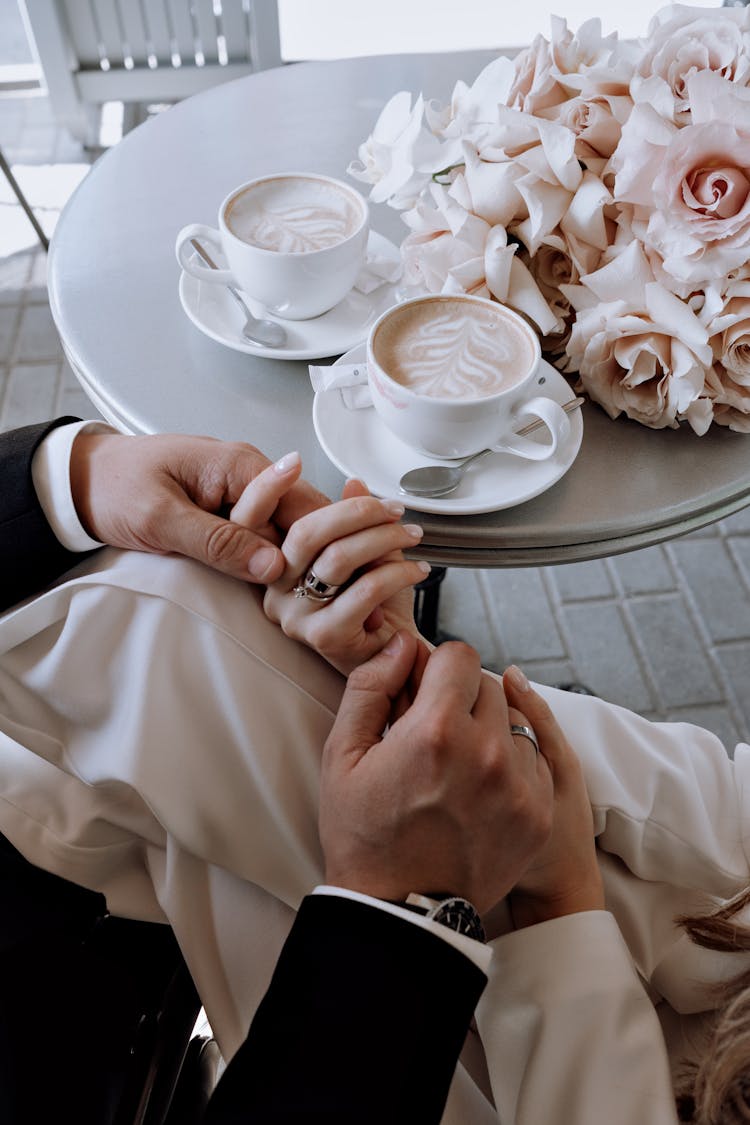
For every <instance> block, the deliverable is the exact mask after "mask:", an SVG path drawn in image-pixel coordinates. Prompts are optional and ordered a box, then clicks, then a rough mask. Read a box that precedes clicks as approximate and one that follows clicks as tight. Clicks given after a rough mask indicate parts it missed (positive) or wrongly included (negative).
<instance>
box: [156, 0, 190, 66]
mask: <svg viewBox="0 0 750 1125" xmlns="http://www.w3.org/2000/svg"><path fill="white" fill-rule="evenodd" d="M163 3H164V5H165V7H166V9H167V12H168V14H169V18H170V20H171V24H172V36H173V43H174V65H180V66H195V40H196V29H195V25H194V24H193V18H192V15H191V12H190V9H191V7H192V5H191V4H190V0H163ZM178 58H179V60H180V61H179V64H177V59H178Z"/></svg>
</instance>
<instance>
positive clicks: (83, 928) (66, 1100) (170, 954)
mask: <svg viewBox="0 0 750 1125" xmlns="http://www.w3.org/2000/svg"><path fill="white" fill-rule="evenodd" d="M0 894H1V895H2V904H3V905H2V913H1V914H0V1121H2V1122H3V1125H47V1123H52V1122H67V1121H70V1122H76V1125H112V1123H113V1122H114V1121H115V1120H116V1112H117V1108H118V1106H119V1104H120V1102H121V1099H122V1094H123V1090H124V1089H125V1088H126V1086H129V1084H130V1081H129V1080H130V1078H131V1073H132V1072H131V1069H130V1068H131V1066H132V1058H133V1056H132V1049H133V1045H134V1043H135V1042H136V1041H137V1039H138V1037H139V1035H140V1034H141V1033H142V1017H143V1013H144V1012H145V1011H148V1010H149V1007H150V1006H151V1005H152V1003H153V994H154V993H158V991H159V990H160V989H163V978H164V975H165V966H166V967H167V968H168V969H173V965H174V959H175V952H176V943H175V941H174V937H173V935H172V932H171V930H170V929H169V927H167V926H153V925H144V924H143V923H140V922H128V921H124V920H122V919H113V918H109V917H108V916H107V915H106V903H105V901H104V898H103V896H102V895H99V894H96V893H94V892H92V891H88V890H85V889H83V888H81V887H78V886H76V885H75V884H73V883H69V882H67V881H66V880H63V879H59V878H57V877H56V876H54V875H50V874H48V873H47V872H45V871H42V870H40V869H39V868H37V867H34V866H32V865H31V864H29V863H27V862H26V860H25V859H23V857H22V856H21V855H20V854H19V853H18V852H17V851H16V850H15V849H14V848H12V847H11V845H10V844H8V842H7V841H6V840H5V839H4V838H3V837H0ZM154 936H155V938H156V939H157V940H154Z"/></svg>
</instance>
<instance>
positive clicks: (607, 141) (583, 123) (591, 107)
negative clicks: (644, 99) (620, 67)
mask: <svg viewBox="0 0 750 1125" xmlns="http://www.w3.org/2000/svg"><path fill="white" fill-rule="evenodd" d="M632 108H633V103H632V101H631V99H630V97H625V96H621V95H613V94H593V95H591V96H589V97H584V96H583V95H579V96H578V97H575V98H571V99H570V100H569V101H566V102H564V103H563V104H562V105H559V106H555V108H554V109H552V110H542V111H540V113H539V116H540V117H546V118H547V119H548V120H553V121H556V122H557V123H558V124H559V125H564V126H565V127H566V128H567V129H570V131H571V133H573V134H574V135H575V138H576V142H575V154H576V156H577V157H578V159H579V160H580V161H582V163H583V164H585V165H586V167H587V168H588V169H590V170H591V171H592V172H595V173H596V174H597V175H599V176H601V175H602V174H603V173H604V170H605V168H606V166H607V163H608V161H609V158H610V156H611V155H612V153H613V152H614V151H615V149H616V148H617V146H618V144H619V143H620V137H621V136H622V126H623V124H624V123H625V121H627V119H628V117H629V116H630V111H631V109H632Z"/></svg>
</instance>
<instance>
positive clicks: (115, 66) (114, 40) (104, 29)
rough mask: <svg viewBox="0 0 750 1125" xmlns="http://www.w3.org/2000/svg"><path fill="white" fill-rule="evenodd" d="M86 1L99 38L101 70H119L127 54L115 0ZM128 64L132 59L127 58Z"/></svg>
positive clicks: (123, 64)
mask: <svg viewBox="0 0 750 1125" xmlns="http://www.w3.org/2000/svg"><path fill="white" fill-rule="evenodd" d="M88 3H89V4H90V5H91V11H92V14H93V17H94V25H95V28H96V32H97V36H98V38H99V43H100V47H99V54H100V58H101V67H102V70H120V69H121V68H123V67H124V66H125V65H126V57H127V56H126V53H125V43H124V42H123V40H124V35H123V29H122V26H121V22H120V13H119V10H118V7H117V3H116V0H88ZM68 6H69V7H71V6H74V5H70V4H69V5H68ZM128 64H129V66H132V60H129V59H128Z"/></svg>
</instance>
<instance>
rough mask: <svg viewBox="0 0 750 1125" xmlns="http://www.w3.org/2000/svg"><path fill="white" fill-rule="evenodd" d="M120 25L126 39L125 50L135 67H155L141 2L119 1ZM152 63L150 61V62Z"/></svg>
mask: <svg viewBox="0 0 750 1125" xmlns="http://www.w3.org/2000/svg"><path fill="white" fill-rule="evenodd" d="M118 4H119V9H120V23H121V24H122V29H123V34H124V37H125V44H126V47H125V50H126V53H127V54H129V55H130V58H132V60H133V65H134V67H142V66H146V67H147V66H152V67H153V66H155V65H156V58H155V56H154V55H153V52H152V49H151V47H150V44H149V41H148V35H147V32H146V24H145V22H144V18H143V7H142V5H141V2H140V0H118ZM150 59H151V60H152V61H149V60H150Z"/></svg>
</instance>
